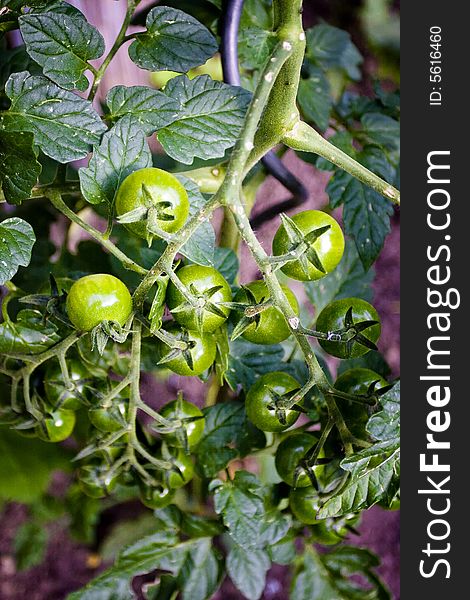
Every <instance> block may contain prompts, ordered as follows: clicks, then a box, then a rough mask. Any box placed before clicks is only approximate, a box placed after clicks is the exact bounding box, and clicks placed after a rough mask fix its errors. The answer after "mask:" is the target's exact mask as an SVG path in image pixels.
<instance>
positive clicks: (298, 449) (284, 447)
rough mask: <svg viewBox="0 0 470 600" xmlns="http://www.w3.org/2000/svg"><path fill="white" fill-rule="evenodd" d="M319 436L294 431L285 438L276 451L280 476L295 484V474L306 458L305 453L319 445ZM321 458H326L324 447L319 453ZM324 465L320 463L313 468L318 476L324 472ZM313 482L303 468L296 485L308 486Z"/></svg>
mask: <svg viewBox="0 0 470 600" xmlns="http://www.w3.org/2000/svg"><path fill="white" fill-rule="evenodd" d="M317 442H318V438H317V437H315V436H314V435H312V434H311V433H307V432H305V433H293V434H292V435H290V436H289V437H287V438H286V439H285V440H283V441H282V442H281V443H280V444H279V447H278V449H277V452H276V461H275V463H276V469H277V472H278V474H279V477H280V478H281V479H282V480H283V481H285V482H286V483H288V484H289V485H290V486H293V485H294V474H295V471H296V469H297V468H298V467H299V463H300V462H301V461H302V460H303V459H304V458H305V455H306V454H307V453H308V452H309V451H310V450H312V448H314V447H315V446H316V445H317ZM318 456H319V458H324V457H325V453H324V452H323V449H322V450H321V451H320V453H319V455H318ZM323 470H324V467H323V466H322V465H318V466H316V467H315V468H314V469H313V472H314V474H315V476H316V477H318V476H320V475H321V473H323ZM311 485H312V483H311V481H310V479H309V476H308V474H307V470H306V469H305V468H303V467H302V468H301V470H300V474H299V475H298V477H297V482H296V485H295V487H308V486H311Z"/></svg>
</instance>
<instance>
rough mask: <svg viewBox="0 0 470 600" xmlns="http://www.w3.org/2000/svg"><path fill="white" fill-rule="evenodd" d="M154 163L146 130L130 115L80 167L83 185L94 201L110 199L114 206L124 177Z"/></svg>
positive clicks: (120, 121) (82, 188)
mask: <svg viewBox="0 0 470 600" xmlns="http://www.w3.org/2000/svg"><path fill="white" fill-rule="evenodd" d="M151 166H152V153H151V152H150V148H149V147H148V144H147V140H146V139H145V136H144V133H143V131H142V129H141V128H140V127H139V126H138V124H136V123H135V122H133V120H132V117H129V116H127V117H124V118H122V119H120V120H119V121H118V123H116V125H115V126H114V127H113V128H112V129H110V130H109V131H108V132H106V133H105V134H104V136H103V139H102V140H101V144H100V145H99V146H97V147H95V148H94V152H93V156H92V157H91V159H90V162H89V164H88V167H86V168H85V167H82V168H81V169H80V170H79V172H78V174H79V178H80V189H81V191H82V194H83V196H84V198H85V200H86V201H87V202H89V203H90V204H100V203H101V202H107V203H108V204H109V205H110V206H113V205H114V199H115V196H116V193H117V191H118V189H119V186H120V185H121V183H122V182H123V180H124V179H125V178H126V177H127V176H128V175H130V173H132V172H133V171H137V170H138V169H144V168H145V167H151Z"/></svg>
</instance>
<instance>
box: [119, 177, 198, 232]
mask: <svg viewBox="0 0 470 600" xmlns="http://www.w3.org/2000/svg"><path fill="white" fill-rule="evenodd" d="M162 203H169V206H166V205H165V204H162ZM138 208H148V209H152V208H154V209H159V211H160V212H159V217H158V216H157V220H156V225H157V226H158V228H159V229H161V230H162V231H165V232H166V233H174V232H175V231H178V229H181V227H182V226H183V225H184V224H185V222H186V219H187V218H188V215H189V200H188V193H187V191H186V189H185V188H184V186H183V185H182V184H181V183H180V182H179V181H178V179H177V178H176V177H175V176H174V175H172V174H171V173H167V172H166V171H163V170H162V169H156V168H154V167H148V168H145V169H139V170H138V171H134V172H133V173H131V174H130V175H128V176H127V177H126V178H125V179H124V181H123V182H122V183H121V186H120V187H119V190H118V193H117V196H116V214H117V216H118V217H121V216H123V215H125V214H126V213H129V212H131V211H133V210H136V209H138ZM124 225H125V227H126V228H127V229H128V230H129V231H131V232H132V233H133V234H134V235H136V236H138V237H140V238H143V239H147V236H148V231H147V226H146V222H145V219H144V220H142V221H136V222H135V223H125V224H124Z"/></svg>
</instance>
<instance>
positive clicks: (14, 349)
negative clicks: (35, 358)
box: [0, 309, 60, 354]
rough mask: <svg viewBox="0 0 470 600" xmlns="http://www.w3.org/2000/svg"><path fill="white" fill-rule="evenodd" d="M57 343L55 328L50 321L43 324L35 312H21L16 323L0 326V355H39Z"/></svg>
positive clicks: (40, 317)
mask: <svg viewBox="0 0 470 600" xmlns="http://www.w3.org/2000/svg"><path fill="white" fill-rule="evenodd" d="M59 341H60V336H59V335H58V334H57V327H56V326H55V325H54V324H53V323H51V322H50V321H49V322H47V323H46V324H44V319H43V316H42V314H41V313H40V312H39V311H37V310H31V309H25V310H21V311H20V312H19V313H18V315H17V317H16V321H14V322H13V321H4V322H3V323H1V324H0V354H9V353H21V354H39V353H40V352H44V350H47V349H48V348H50V347H51V346H53V345H54V344H57V342H59Z"/></svg>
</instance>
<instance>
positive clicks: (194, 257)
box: [176, 175, 215, 266]
mask: <svg viewBox="0 0 470 600" xmlns="http://www.w3.org/2000/svg"><path fill="white" fill-rule="evenodd" d="M177 178H178V179H179V181H180V182H181V183H182V184H183V185H184V187H185V188H186V191H187V192H188V199H189V217H188V218H191V217H194V215H196V214H197V213H198V212H199V211H200V210H201V208H202V207H203V206H204V205H205V204H206V202H207V200H206V199H205V198H204V196H203V195H202V194H201V192H200V191H199V187H198V185H197V184H196V183H195V182H194V181H192V180H191V179H188V178H187V177H184V176H183V175H177ZM176 235H178V234H176ZM180 252H181V254H183V255H184V256H186V258H189V260H190V261H191V262H194V263H196V264H198V265H203V266H212V265H213V264H214V252H215V231H214V228H213V227H212V224H211V223H210V222H209V221H208V220H207V221H203V222H202V223H201V224H200V225H199V227H198V228H197V229H196V231H195V232H194V233H193V235H192V236H191V237H190V238H189V240H188V241H187V242H186V243H185V244H184V246H183V247H182V248H181V250H180Z"/></svg>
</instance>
